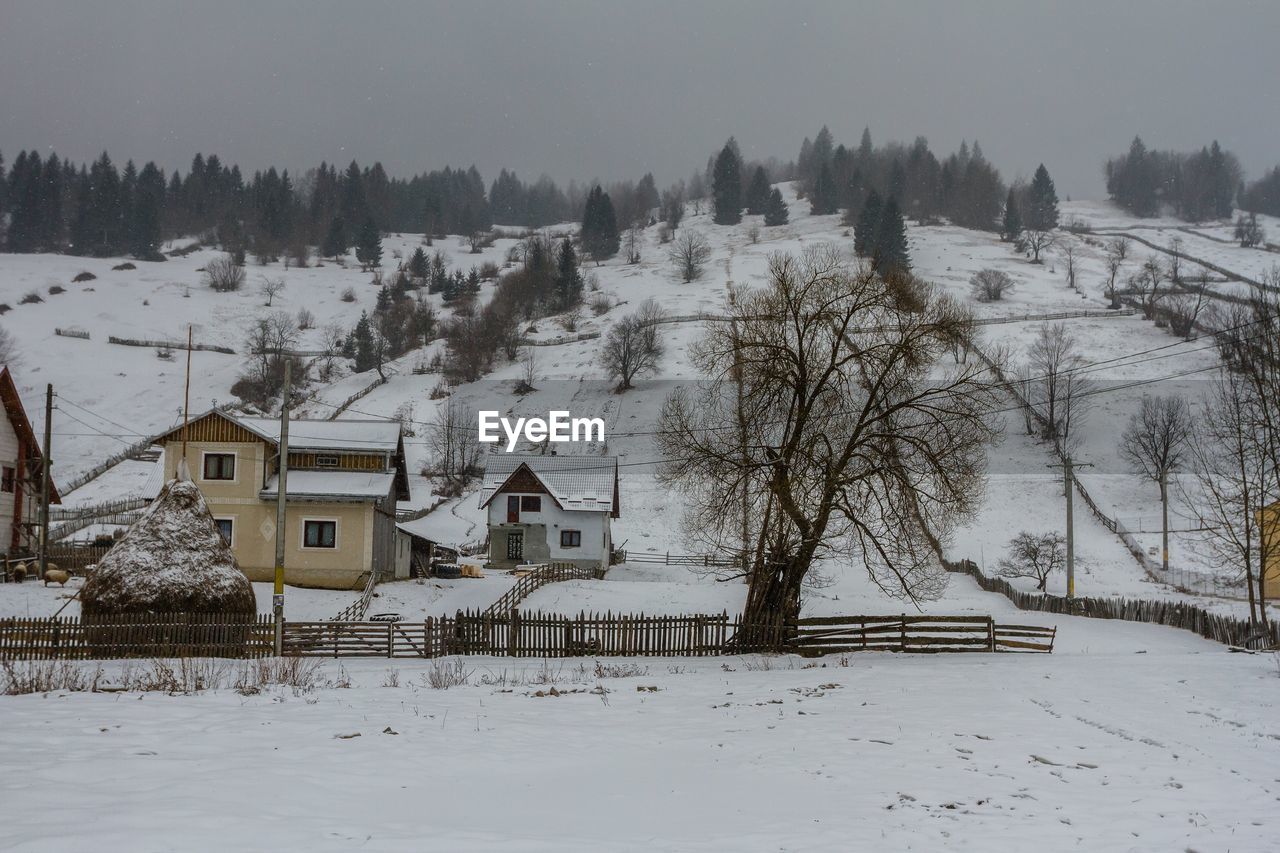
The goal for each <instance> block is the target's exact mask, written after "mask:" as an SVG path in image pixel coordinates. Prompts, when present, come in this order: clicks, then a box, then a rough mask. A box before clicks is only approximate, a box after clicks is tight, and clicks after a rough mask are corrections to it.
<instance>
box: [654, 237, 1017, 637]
mask: <svg viewBox="0 0 1280 853" xmlns="http://www.w3.org/2000/svg"><path fill="white" fill-rule="evenodd" d="M915 286H916V288H917V289H919V288H921V287H923V285H920V284H918V283H917V284H916V285H915ZM903 301H904V294H903V292H902V289H901V288H891V287H889V286H887V285H886V283H885V282H884V280H883V279H882V278H881V277H879V276H878V275H876V274H874V273H873V272H871V271H870V270H869V269H867V268H866V267H858V268H851V267H850V266H849V265H848V263H847V261H846V260H845V259H844V258H843V257H842V256H841V254H840V253H839V251H838V250H837V249H835V248H834V247H832V246H829V245H827V246H819V247H814V248H811V249H809V250H807V251H806V252H805V253H804V254H803V255H801V256H799V257H797V256H794V255H789V254H777V255H773V256H771V257H770V259H769V272H768V283H767V285H766V286H765V287H763V288H761V289H758V290H755V291H749V292H746V293H740V294H736V295H735V298H734V300H733V301H732V303H731V304H730V306H729V312H730V318H731V320H732V322H728V323H716V324H711V325H710V326H709V328H708V330H707V332H706V334H705V337H703V338H702V339H701V340H700V341H699V342H697V343H696V344H695V345H694V346H693V347H692V349H691V358H692V360H693V363H694V365H695V366H696V367H697V368H698V369H699V370H700V371H701V372H702V373H703V374H704V375H705V376H706V379H705V381H703V382H700V383H698V384H696V385H690V386H682V387H681V388H678V389H677V390H676V391H674V392H673V393H672V394H671V395H670V396H669V397H668V399H667V400H666V402H665V403H664V405H663V409H662V413H661V416H660V424H661V429H660V431H659V437H658V439H657V441H658V444H659V447H660V449H661V451H662V453H663V456H664V458H665V459H666V462H665V464H664V466H663V467H662V469H661V471H660V476H661V478H662V479H663V480H664V482H667V483H669V484H671V485H673V486H675V487H677V488H679V489H681V490H682V491H683V492H684V493H685V494H686V496H687V497H688V504H687V506H688V512H689V513H690V514H691V517H690V522H691V523H692V524H694V525H696V526H698V527H700V528H701V529H702V530H703V531H704V534H705V535H706V536H707V537H708V538H715V539H717V540H718V541H720V542H721V543H722V545H724V546H725V547H726V548H727V549H728V550H734V551H736V550H738V549H739V547H740V541H741V539H740V537H741V528H740V520H741V518H742V511H743V507H742V501H743V499H744V497H743V496H744V495H745V496H746V500H747V501H748V502H749V504H750V506H749V508H748V510H749V515H750V517H751V518H752V519H753V522H754V527H753V529H752V531H751V532H752V535H753V541H752V542H751V549H750V550H751V555H750V562H749V564H748V565H747V566H746V567H745V569H744V571H745V573H746V575H747V577H748V581H749V584H750V586H749V591H748V596H747V604H746V608H745V615H746V618H747V621H748V623H749V625H750V626H751V627H750V628H749V629H748V632H747V634H746V635H745V636H746V637H747V638H748V639H749V638H751V637H754V638H756V639H757V640H758V641H759V642H761V643H765V642H768V641H769V640H770V638H776V637H777V632H778V631H779V630H781V628H782V626H783V625H785V624H786V623H787V622H788V621H790V620H793V619H795V618H796V617H797V615H798V614H799V610H800V595H801V590H802V586H803V585H804V584H805V582H806V579H807V578H808V577H809V576H810V574H811V573H812V572H813V570H814V566H815V561H818V560H819V559H821V558H824V557H830V558H837V559H840V560H842V561H845V562H847V564H849V565H861V566H865V567H866V571H867V572H868V574H869V576H870V578H871V579H872V580H873V581H874V582H875V583H876V584H877V585H878V586H879V587H880V588H881V589H882V590H884V591H885V592H886V593H888V594H890V595H894V596H898V597H902V598H906V599H908V600H912V601H915V600H919V599H925V598H930V597H935V596H936V595H938V594H940V592H941V590H942V588H943V586H944V584H945V582H944V581H943V579H942V574H941V572H940V570H939V567H938V561H937V559H936V554H935V550H934V549H935V546H936V545H937V543H938V541H939V540H938V538H935V537H944V536H946V535H947V534H948V533H949V531H950V530H951V529H952V526H953V524H954V523H955V522H956V521H957V520H958V519H961V518H963V517H965V516H966V515H968V514H969V513H970V512H972V511H973V510H974V509H975V508H976V506H977V505H978V502H979V500H980V495H981V492H982V486H983V473H982V472H983V468H984V464H985V449H986V445H987V444H988V442H989V441H990V440H991V438H992V437H993V435H994V432H993V427H991V426H990V424H989V423H988V418H987V415H988V413H989V412H990V411H991V410H992V409H993V407H994V406H995V405H996V404H997V401H998V392H997V390H996V388H995V386H994V385H993V384H992V382H991V381H990V377H989V376H988V374H987V372H986V369H985V368H984V367H982V366H979V365H977V364H976V363H973V364H961V365H954V366H944V365H943V364H942V362H941V361H940V360H939V358H938V357H939V355H941V354H943V353H945V352H948V351H950V349H951V347H952V344H953V342H954V341H955V340H956V339H957V338H964V337H967V336H968V334H969V331H970V317H969V315H968V314H967V313H966V312H965V311H964V310H962V309H961V308H960V307H959V306H958V305H957V304H956V303H955V302H954V301H952V300H951V299H949V298H946V297H944V296H942V295H941V294H938V293H936V292H928V293H920V292H917V293H915V294H914V298H912V299H910V300H909V302H910V303H911V307H912V309H914V310H907V309H905V308H904V306H903ZM753 632H754V633H753Z"/></svg>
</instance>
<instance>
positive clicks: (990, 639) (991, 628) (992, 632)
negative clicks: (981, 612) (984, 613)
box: [987, 616, 996, 652]
mask: <svg viewBox="0 0 1280 853" xmlns="http://www.w3.org/2000/svg"><path fill="white" fill-rule="evenodd" d="M987 650H988V651H992V652H994V651H995V650H996V620H995V619H994V618H992V617H990V616H988V617H987Z"/></svg>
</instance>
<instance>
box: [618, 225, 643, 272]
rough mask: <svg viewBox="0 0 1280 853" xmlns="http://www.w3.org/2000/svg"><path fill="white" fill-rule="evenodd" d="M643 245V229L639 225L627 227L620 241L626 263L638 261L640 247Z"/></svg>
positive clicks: (636, 262)
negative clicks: (625, 233)
mask: <svg viewBox="0 0 1280 853" xmlns="http://www.w3.org/2000/svg"><path fill="white" fill-rule="evenodd" d="M643 245H644V229H643V228H641V227H640V226H639V225H632V226H631V227H630V228H628V229H627V236H626V237H625V238H623V241H622V250H623V252H624V253H625V254H626V258H627V263H629V264H638V263H640V247H641V246H643Z"/></svg>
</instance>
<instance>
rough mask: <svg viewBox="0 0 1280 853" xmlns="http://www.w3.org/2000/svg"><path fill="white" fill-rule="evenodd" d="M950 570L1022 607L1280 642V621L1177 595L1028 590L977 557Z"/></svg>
mask: <svg viewBox="0 0 1280 853" xmlns="http://www.w3.org/2000/svg"><path fill="white" fill-rule="evenodd" d="M942 565H943V567H944V568H946V570H947V571H949V572H960V573H963V574H967V575H970V576H971V577H972V578H973V579H974V580H975V581H977V583H978V586H980V587H982V588H983V589H984V590H986V591H987V592H998V593H1000V594H1001V595H1003V596H1005V597H1006V598H1008V599H1009V600H1010V601H1012V602H1013V604H1014V606H1015V607H1017V608H1019V609H1020V610H1038V611H1041V612H1043V613H1064V614H1070V615H1072V616H1089V617H1092V618H1094V619H1124V620H1126V621H1129V622H1149V623H1152V624H1155V625H1167V626H1169V627H1171V628H1181V629H1183V630H1184V631H1191V632H1193V633H1196V634H1199V635H1200V636H1201V637H1204V638H1205V639H1206V640H1213V641H1215V642H1218V643H1223V644H1225V645H1229V646H1246V647H1254V648H1257V647H1263V646H1267V647H1272V648H1277V647H1280V623H1277V622H1270V623H1268V625H1267V626H1266V627H1265V628H1262V627H1260V626H1257V625H1254V624H1252V623H1250V622H1248V621H1247V620H1244V619H1236V618H1234V617H1231V616H1220V615H1218V614H1216V613H1210V612H1208V611H1207V610H1205V609H1203V608H1201V607H1197V606H1195V605H1194V604H1188V603H1186V602H1183V601H1178V600H1175V599H1167V600H1148V599H1136V598H1075V599H1067V598H1063V597H1061V596H1057V595H1049V594H1047V593H1039V592H1026V591H1024V590H1020V589H1017V588H1016V587H1014V586H1013V585H1012V584H1011V583H1009V582H1008V581H1007V580H1005V579H1004V578H993V577H988V576H987V575H986V574H984V573H983V572H982V570H981V569H980V568H978V565H977V563H975V562H973V561H972V560H961V561H960V562H952V561H950V560H943V561H942Z"/></svg>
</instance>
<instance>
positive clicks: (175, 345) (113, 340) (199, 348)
mask: <svg viewBox="0 0 1280 853" xmlns="http://www.w3.org/2000/svg"><path fill="white" fill-rule="evenodd" d="M107 343H109V344H119V345H120V346H126V347H154V348H156V349H170V350H173V351H174V352H185V351H186V350H187V349H188V347H187V342H186V341H152V340H140V339H137V338H118V337H116V336H115V335H108V336H107ZM190 349H192V350H194V351H196V352H220V353H222V354H223V355H235V354H236V351H235V350H233V349H232V348H231V347H224V346H219V345H217V344H192V345H191V347H190Z"/></svg>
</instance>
